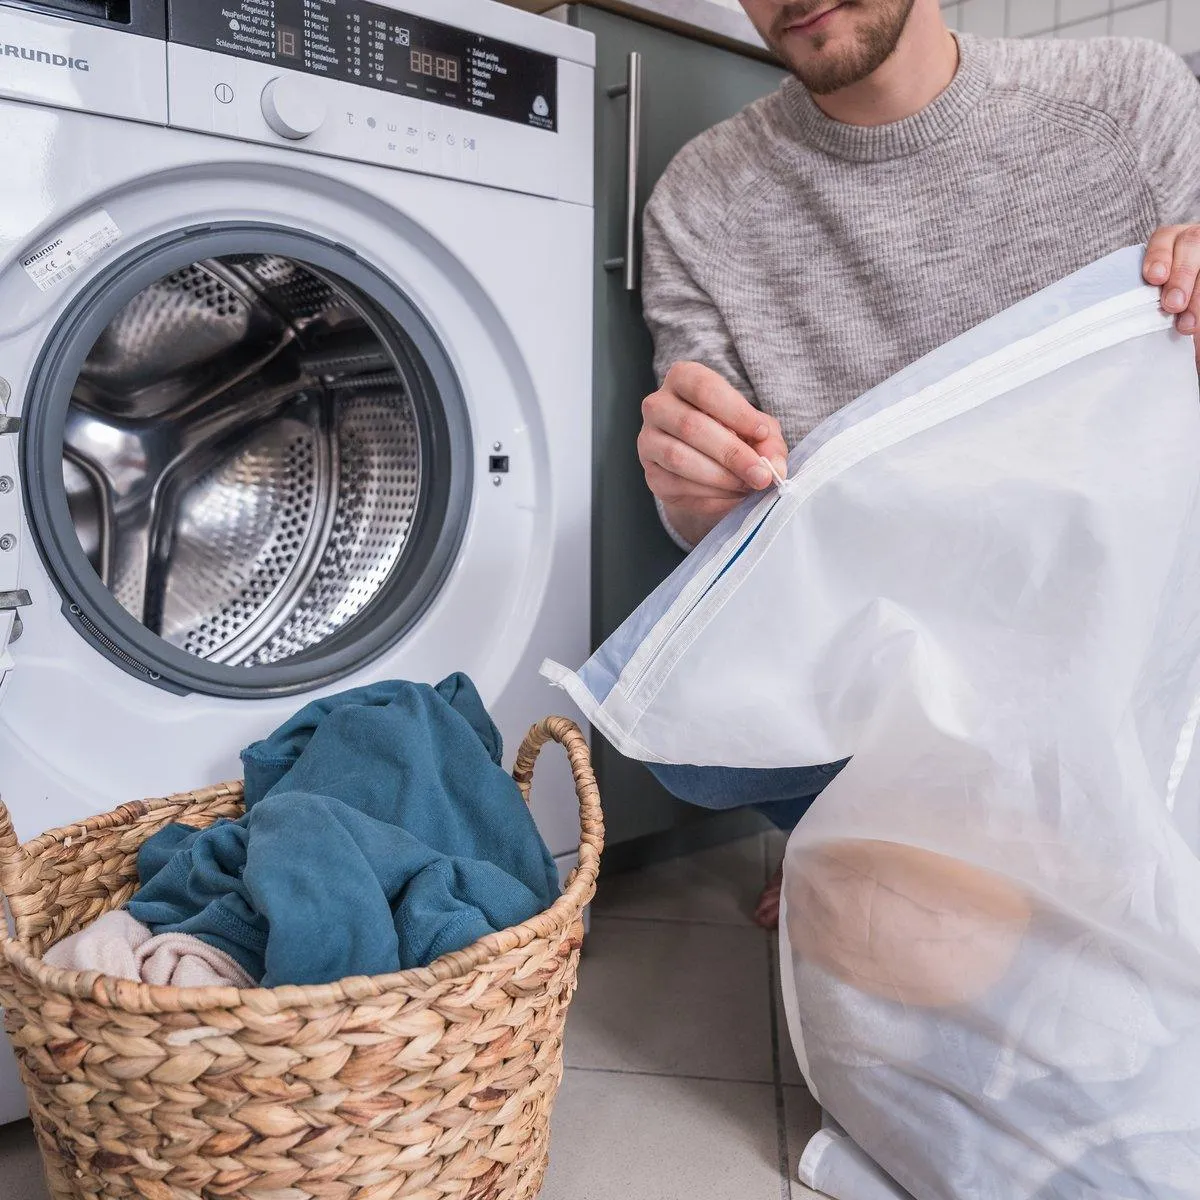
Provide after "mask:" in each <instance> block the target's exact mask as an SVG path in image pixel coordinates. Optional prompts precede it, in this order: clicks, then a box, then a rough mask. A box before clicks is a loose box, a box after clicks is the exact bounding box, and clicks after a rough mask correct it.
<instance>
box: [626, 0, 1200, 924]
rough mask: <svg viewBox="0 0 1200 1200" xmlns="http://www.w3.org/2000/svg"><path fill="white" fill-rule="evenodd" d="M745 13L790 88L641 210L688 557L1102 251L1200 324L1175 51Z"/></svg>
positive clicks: (650, 422) (793, 808) (778, 5)
mask: <svg viewBox="0 0 1200 1200" xmlns="http://www.w3.org/2000/svg"><path fill="white" fill-rule="evenodd" d="M742 7H743V8H744V9H745V10H746V13H747V15H748V16H749V17H750V20H751V21H752V22H753V23H754V25H755V27H756V28H757V29H758V31H759V32H760V33H761V34H762V36H763V37H764V38H765V40H766V41H767V42H768V43H769V44H770V45H771V46H772V47H773V48H774V49H775V51H776V52H777V53H778V55H779V57H780V59H781V60H782V61H783V62H784V63H786V64H787V66H788V67H789V68H790V70H791V72H792V75H793V78H790V79H789V80H787V82H785V83H784V85H783V86H782V88H781V89H780V90H779V91H778V92H776V93H775V94H773V95H771V96H769V97H767V98H766V99H764V100H761V101H759V102H758V103H756V104H754V105H752V106H751V107H750V108H748V109H746V110H745V111H744V112H742V113H741V114H739V115H738V116H736V117H734V118H733V119H732V120H729V121H726V122H724V123H723V124H721V125H719V126H717V127H716V128H715V129H712V130H709V131H708V132H707V133H705V134H703V135H702V136H701V137H699V138H697V139H696V140H695V141H693V142H692V143H691V144H690V145H688V146H687V147H685V149H684V150H683V151H682V152H681V153H680V154H679V155H678V157H677V158H676V160H675V161H674V163H673V164H672V165H671V167H670V168H669V169H668V171H667V172H666V174H665V175H664V176H663V178H662V180H661V181H660V183H659V184H658V186H657V188H656V190H655V193H654V196H653V197H652V199H651V202H650V204H649V206H648V208H647V212H646V221H645V270H644V283H643V296H644V306H645V314H646V319H647V322H648V324H649V326H650V329H651V332H652V334H653V336H654V343H655V359H656V370H657V373H658V378H659V379H660V380H662V386H661V388H660V389H659V390H658V391H657V392H655V393H654V394H653V395H651V396H649V397H648V398H647V399H646V400H645V402H644V405H643V413H644V421H645V423H644V426H643V429H642V432H641V435H640V437H639V440H638V448H639V453H640V457H641V460H642V464H643V466H644V468H645V472H646V479H647V482H648V484H649V486H650V488H651V490H652V491H653V492H654V494H655V496H656V498H657V500H658V503H659V510H660V513H661V515H662V518H663V521H664V524H665V525H666V527H667V529H668V531H669V532H671V534H672V536H673V537H675V539H676V540H677V541H678V542H679V543H680V545H682V546H683V547H684V548H685V549H691V548H692V547H694V546H695V544H696V543H697V542H699V541H700V540H701V539H702V538H703V537H704V536H705V534H707V533H708V531H709V530H711V529H712V528H713V526H714V525H715V524H716V523H717V522H718V521H719V520H720V519H721V518H722V517H723V516H725V514H726V513H728V512H729V511H730V510H731V509H732V508H733V507H734V506H735V505H736V504H738V503H739V501H741V500H742V499H743V498H744V497H745V496H746V494H747V493H748V492H751V491H755V490H761V489H764V488H766V487H768V486H770V484H771V482H772V477H771V474H770V472H769V471H768V470H767V469H766V467H765V466H764V465H763V463H762V458H763V457H765V458H767V459H768V460H770V461H771V462H772V463H774V464H775V465H776V468H777V469H782V468H783V467H784V465H785V463H784V456H785V454H786V453H787V450H788V448H789V446H792V445H795V443H796V442H798V441H799V440H800V439H801V438H803V437H804V436H805V435H806V434H807V433H808V432H809V431H810V430H811V429H813V428H814V426H816V425H817V424H818V423H820V422H821V421H822V420H824V419H825V418H826V417H829V416H830V415H831V414H833V413H834V412H836V411H837V410H838V409H839V408H841V407H842V406H843V405H845V404H847V403H849V402H850V401H851V400H853V399H854V398H855V397H856V396H858V395H860V394H861V393H862V392H865V391H867V390H868V389H869V388H871V387H873V386H874V385H875V384H877V383H880V382H881V381H882V380H884V379H886V378H887V377H888V376H890V375H892V374H894V373H895V372H896V371H898V370H900V369H901V368H903V367H904V366H906V365H907V364H909V363H910V362H912V361H914V360H915V359H917V358H920V357H921V356H922V355H924V354H926V353H927V352H928V351H930V350H932V349H934V348H935V347H937V346H939V345H941V344H942V343H944V342H946V341H948V340H950V339H951V338H953V337H955V336H957V335H958V334H960V333H963V332H964V331H965V330H967V329H969V328H971V327H972V326H974V325H977V324H978V323H979V322H981V321H984V320H986V319H987V318H989V317H991V316H994V315H995V314H996V313H997V312H999V311H1001V310H1002V309H1004V308H1007V307H1008V306H1010V305H1011V304H1014V303H1016V302H1017V301H1018V300H1021V299H1023V298H1024V297H1026V296H1029V295H1031V294H1032V293H1034V292H1036V291H1038V290H1039V289H1041V288H1043V287H1046V286H1048V285H1049V284H1051V283H1053V282H1055V281H1056V280H1058V279H1060V278H1062V277H1063V276H1065V275H1068V274H1070V273H1072V272H1074V271H1076V270H1078V269H1080V268H1081V267H1084V266H1086V265H1087V264H1088V263H1090V262H1093V261H1094V260H1096V259H1098V258H1101V257H1103V256H1104V255H1106V254H1109V253H1111V252H1112V251H1115V250H1118V249H1121V248H1123V247H1125V246H1129V245H1133V244H1140V243H1143V242H1146V243H1148V245H1149V251H1148V254H1147V256H1146V260H1145V268H1144V269H1145V277H1146V280H1147V282H1148V283H1150V284H1152V285H1155V286H1159V287H1161V288H1162V297H1163V299H1162V303H1163V307H1164V308H1165V310H1166V311H1167V312H1170V313H1173V314H1176V316H1177V323H1178V328H1179V329H1180V331H1181V332H1183V333H1185V334H1195V333H1196V331H1197V329H1198V328H1200V288H1197V286H1196V282H1197V275H1198V273H1200V226H1198V225H1197V224H1196V222H1200V85H1198V84H1197V81H1196V79H1195V78H1194V77H1193V76H1192V75H1191V73H1190V71H1189V70H1188V68H1187V67H1186V66H1185V64H1184V63H1183V61H1182V60H1181V59H1180V58H1179V57H1177V56H1176V55H1174V54H1173V53H1171V51H1169V50H1168V49H1167V48H1166V47H1165V46H1161V45H1159V44H1157V43H1154V42H1149V41H1142V40H1132V39H1119V38H1101V39H1096V40H1091V41H1068V40H1059V41H1050V40H1046V41H1003V40H989V39H984V38H979V37H972V36H968V35H966V34H958V35H955V34H952V33H951V32H950V30H949V29H948V28H947V26H946V24H945V21H944V19H943V17H942V13H941V9H940V8H939V5H938V0H840V2H839V0H742ZM1130 399H1131V409H1130V413H1129V419H1130V420H1131V421H1135V420H1137V410H1136V397H1131V398H1130ZM811 799H812V797H811V796H801V797H796V798H795V800H794V801H790V802H786V803H778V802H777V803H775V804H773V805H770V806H767V808H768V809H769V811H768V815H770V816H771V817H772V819H773V820H775V821H776V823H777V824H779V825H780V826H781V827H784V828H787V827H788V826H789V825H791V824H794V823H795V821H796V820H797V819H798V816H799V814H800V813H801V812H802V811H803V809H804V808H805V807H806V806H807V804H808V803H810V802H811ZM780 878H781V877H780V876H777V877H776V879H775V881H774V882H773V883H772V885H771V886H770V887H768V889H767V891H766V892H765V893H764V895H763V897H762V900H761V902H760V904H759V909H758V914H757V918H758V920H759V922H760V924H763V925H765V926H767V927H772V926H774V925H775V924H777V922H778V910H779V882H780Z"/></svg>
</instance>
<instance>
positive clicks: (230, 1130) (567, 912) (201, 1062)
mask: <svg viewBox="0 0 1200 1200" xmlns="http://www.w3.org/2000/svg"><path fill="white" fill-rule="evenodd" d="M549 740H554V741H557V742H560V743H561V744H562V745H563V746H564V748H565V749H566V751H567V754H568V756H569V758H570V761H571V768H572V770H573V772H574V776H575V786H576V790H577V792H578V794H579V806H580V814H581V819H582V827H583V832H582V836H581V840H580V846H579V866H578V869H577V870H576V871H575V873H574V874H573V875H572V877H571V880H570V882H569V883H568V886H567V888H566V891H565V894H564V895H563V896H562V897H561V899H559V900H558V901H557V902H556V903H555V904H554V905H553V906H552V907H551V908H549V909H548V910H547V911H546V912H544V913H542V914H541V915H539V916H537V917H535V918H534V919H533V920H531V921H529V922H528V923H527V924H524V925H520V926H517V927H515V928H513V929H508V930H505V931H504V932H503V933H497V934H493V935H491V936H489V937H487V938H485V939H483V940H482V941H480V942H478V943H477V944H476V945H474V946H471V947H469V948H467V949H465V950H462V951H460V952H458V953H455V954H450V955H447V956H446V957H444V958H442V959H439V960H438V961H437V962H435V963H433V964H432V965H431V966H429V967H424V968H421V969H418V970H412V971H405V972H402V973H400V974H395V975H388V976H379V977H373V978H353V979H345V980H342V981H341V982H340V983H334V984H326V985H322V986H319V987H281V988H275V989H269V990H268V989H257V990H250V991H239V990H238V989H236V988H194V989H180V988H167V987H151V986H148V985H146V984H141V983H135V982H131V981H128V980H118V979H113V978H110V977H106V976H102V975H99V974H97V973H96V972H84V973H81V972H77V971H64V970H57V969H54V968H51V967H47V966H46V965H45V964H43V963H42V961H41V958H40V956H41V954H42V952H43V951H45V950H46V949H47V948H48V947H49V946H51V945H52V944H53V943H54V942H56V941H58V940H60V939H61V938H63V937H66V936H67V935H68V934H71V933H74V932H75V931H77V930H79V929H81V928H83V927H84V926H86V925H87V924H89V923H90V922H92V921H94V920H95V919H96V918H97V917H99V916H101V915H102V914H103V913H105V912H107V911H109V910H110V909H113V908H117V907H119V906H120V905H122V904H123V903H124V902H125V901H126V900H128V899H129V897H130V896H131V895H132V894H133V892H134V890H135V887H136V884H137V877H136V868H135V859H136V855H137V851H138V848H139V846H140V845H141V844H142V842H143V841H145V840H146V838H148V837H149V836H150V835H151V834H152V833H154V832H155V831H156V830H158V829H159V828H161V827H162V826H163V825H166V824H168V823H169V822H172V821H186V822H187V823H188V824H192V825H207V824H211V823H212V822H213V821H215V820H217V819H218V818H219V817H237V816H239V815H240V814H241V811H242V786H241V784H240V783H230V784H224V785H221V786H218V787H211V788H205V789H203V790H201V791H196V792H188V793H184V794H183V795H179V796H172V797H170V798H167V799H162V800H145V801H141V802H138V803H135V804H127V805H124V806H123V807H121V808H119V809H117V810H116V811H115V812H112V813H108V814H106V815H104V816H99V817H95V818H93V819H92V820H89V821H86V822H84V823H83V824H80V825H75V826H73V827H71V828H68V829H60V830H56V831H54V832H52V833H47V834H44V835H43V836H42V837H40V838H37V839H36V840H35V841H33V842H30V843H29V844H28V845H26V846H24V847H22V846H20V845H19V844H18V842H17V839H16V836H15V834H14V832H13V829H12V825H11V823H10V821H9V819H8V814H7V812H5V811H4V810H3V806H2V805H0V886H2V887H3V890H4V892H5V893H6V895H7V898H8V902H9V905H10V907H11V911H12V915H13V919H14V922H15V926H16V938H15V939H9V940H5V941H4V942H3V943H0V952H2V953H0V1004H2V1005H3V1007H4V1020H5V1025H6V1027H7V1029H8V1033H9V1035H10V1037H11V1038H12V1042H13V1045H14V1047H15V1049H16V1052H17V1057H18V1060H19V1062H20V1066H21V1072H22V1075H23V1078H24V1080H25V1084H26V1086H27V1088H28V1091H29V1100H30V1109H31V1113H32V1116H33V1121H34V1124H35V1127H36V1129H37V1135H38V1140H39V1142H40V1145H41V1150H42V1155H43V1158H44V1160H45V1165H46V1174H47V1179H48V1182H49V1186H50V1190H51V1193H52V1195H53V1196H54V1198H55V1200H67V1198H68V1197H71V1198H72V1200H83V1198H84V1197H88V1198H91V1197H104V1198H105V1200H117V1198H118V1197H120V1198H122V1200H124V1198H125V1197H131V1198H132V1197H138V1198H142V1200H218V1198H221V1200H224V1198H227V1197H228V1198H230V1200H308V1198H310V1197H312V1198H318V1197H319V1198H320V1200H342V1198H346V1200H351V1198H353V1200H392V1198H393V1197H395V1198H397V1200H399V1198H403V1200H531V1198H532V1197H534V1196H536V1195H537V1193H538V1191H539V1189H540V1187H541V1184H542V1179H543V1176H544V1173H545V1169H546V1163H547V1160H548V1143H549V1121H550V1109H551V1106H552V1104H553V1101H554V1097H555V1094H556V1092H557V1090H558V1085H559V1081H560V1079H561V1075H562V1035H563V1024H564V1021H565V1018H566V1015H567V1005H568V1004H569V1002H570V1000H571V997H572V995H573V993H574V989H575V979H576V968H577V965H578V959H579V948H580V944H581V941H582V936H583V925H582V920H581V918H582V914H583V909H584V907H585V906H586V905H587V903H588V901H589V900H590V899H591V897H592V895H593V892H594V890H595V883H596V875H597V871H598V869H599V864H600V852H601V850H602V848H603V840H604V825H603V819H602V816H601V812H600V802H599V795H598V793H597V790H596V784H595V779H594V777H593V775H592V769H591V764H590V760H589V755H588V748H587V743H586V742H585V741H584V738H583V735H582V734H581V733H580V732H579V730H578V728H576V726H575V725H573V724H572V723H571V722H570V721H567V720H565V719H562V718H549V719H547V720H545V721H543V722H541V723H540V724H539V725H536V726H535V727H534V728H533V729H532V730H531V731H530V733H529V736H528V737H527V738H526V740H525V742H524V744H523V745H522V746H521V749H520V753H519V754H518V756H517V762H516V766H515V768H514V772H513V774H514V776H515V777H516V780H517V782H518V784H519V785H520V786H521V790H522V792H523V793H524V794H525V796H526V798H528V795H529V788H530V783H531V780H532V775H533V766H534V761H535V760H536V758H537V755H538V752H539V751H540V750H541V748H542V747H543V746H544V745H545V744H546V742H547V741H549ZM0 929H2V926H0Z"/></svg>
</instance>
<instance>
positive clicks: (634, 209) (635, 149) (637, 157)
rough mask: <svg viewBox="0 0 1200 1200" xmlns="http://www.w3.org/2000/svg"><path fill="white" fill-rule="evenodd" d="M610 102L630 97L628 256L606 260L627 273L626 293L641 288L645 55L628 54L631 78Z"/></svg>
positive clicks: (612, 92)
mask: <svg viewBox="0 0 1200 1200" xmlns="http://www.w3.org/2000/svg"><path fill="white" fill-rule="evenodd" d="M608 95H609V97H610V98H611V99H616V98H617V97H618V96H628V97H629V102H628V104H627V106H626V122H625V126H626V135H625V154H626V158H625V253H624V254H623V255H622V256H621V257H620V258H609V259H606V260H605V263H604V269H605V270H606V271H619V270H621V269H624V272H625V290H626V291H627V292H636V291H637V288H638V237H637V225H638V173H639V169H640V165H641V159H642V56H641V55H640V54H639V53H638V52H637V51H636V50H633V51H631V52H630V54H629V78H628V81H627V82H625V83H618V84H614V85H613V86H612V87H610V88H609V89H608Z"/></svg>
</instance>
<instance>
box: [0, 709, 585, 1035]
mask: <svg viewBox="0 0 1200 1200" xmlns="http://www.w3.org/2000/svg"><path fill="white" fill-rule="evenodd" d="M548 741H555V742H558V743H559V744H560V745H562V746H563V748H564V749H565V750H566V752H567V755H568V758H569V760H570V765H571V770H572V774H573V775H574V779H575V790H576V795H577V796H578V798H579V813H580V839H579V863H578V865H577V866H576V867H575V869H574V871H573V872H572V873H571V876H570V879H569V880H568V883H567V886H566V888H565V889H564V890H563V892H562V895H560V896H559V898H558V899H557V900H556V901H555V902H554V903H553V904H552V905H550V906H549V907H548V908H546V909H543V910H542V911H541V912H540V913H538V914H536V915H535V916H533V917H531V918H530V919H529V920H528V921H524V922H522V923H521V924H519V925H513V926H510V927H509V928H508V929H503V930H499V931H498V932H495V933H490V934H488V935H486V936H485V937H482V938H480V939H479V940H478V941H476V942H474V943H472V944H471V945H470V946H466V947H464V948H463V949H461V950H455V951H452V952H451V953H449V954H444V955H442V957H440V958H438V959H436V960H434V961H433V962H432V963H429V964H428V965H427V966H424V967H410V968H409V969H407V970H404V971H393V972H390V973H388V974H386V975H354V976H348V977H347V978H345V979H340V980H337V981H336V982H333V983H321V984H284V985H282V986H280V987H275V988H264V987H257V986H256V987H252V988H237V987H233V986H228V987H197V988H177V987H170V986H166V985H154V984H147V983H141V982H140V981H137V980H132V979H121V978H117V977H115V976H111V975H104V974H101V973H100V972H99V971H74V970H68V969H66V968H63V967H51V966H47V965H46V963H45V962H44V961H43V959H42V958H41V957H39V956H38V955H35V954H34V953H33V952H32V951H31V950H30V949H28V947H27V945H26V944H25V943H24V942H23V941H22V940H21V939H20V938H19V936H18V937H11V936H9V935H8V934H7V933H6V932H5V933H3V935H0V957H3V959H4V961H6V962H7V963H8V964H9V965H10V966H11V967H12V968H13V969H14V970H15V971H18V972H19V973H20V974H21V975H22V976H24V978H25V979H26V980H28V981H29V982H30V983H32V984H34V985H36V986H38V987H40V988H42V989H44V990H47V991H52V992H55V993H57V994H58V995H61V996H65V997H72V998H75V999H83V1000H90V1001H92V1002H94V1003H96V1004H98V1005H100V1006H101V1007H103V1008H111V1009H117V1010H120V1011H123V1012H130V1013H135V1014H154V1013H167V1012H179V1013H186V1012H212V1011H216V1010H222V1009H234V1008H241V1007H243V1006H245V1007H250V1008H253V1009H255V1010H256V1011H257V1012H259V1013H262V1014H268V1013H278V1012H284V1011H287V1010H289V1009H295V1008H301V1007H303V1008H313V1007H321V1006H324V1005H330V1004H339V1003H343V1004H344V1003H353V1002H355V1001H362V1000H370V999H374V998H377V997H380V996H383V995H386V994H387V993H389V992H394V991H399V990H414V991H415V990H419V989H434V988H438V987H441V986H444V985H448V984H452V983H454V982H456V981H458V980H461V979H463V978H464V977H466V976H467V975H469V974H471V973H472V972H473V971H475V970H477V969H478V968H479V967H481V966H484V965H485V964H488V963H491V962H494V961H495V960H497V959H499V958H501V957H503V956H504V955H506V954H510V953H512V952H514V951H517V950H521V949H524V948H525V947H527V946H529V945H531V944H532V943H534V942H536V941H546V940H549V939H551V938H553V937H555V936H558V935H562V934H565V933H568V932H569V931H570V930H571V928H572V927H573V926H574V925H575V924H576V923H577V922H578V921H579V920H580V918H581V917H582V915H583V910H584V909H585V908H586V907H587V905H588V904H589V902H590V901H591V899H592V897H593V895H594V894H595V890H596V880H597V878H598V875H599V870H600V856H601V853H602V851H603V848H604V818H603V813H602V810H601V807H600V796H599V790H598V789H597V787H596V779H595V774H594V772H593V770H592V765H591V755H590V751H589V749H588V745H587V741H586V739H585V738H584V735H583V733H582V732H581V731H580V729H579V727H578V726H577V725H576V724H575V723H574V722H573V721H571V720H569V719H568V718H566V717H547V718H545V719H544V720H542V721H539V722H538V723H537V724H536V725H534V726H533V728H532V729H530V731H529V733H528V734H527V735H526V737H525V740H524V741H523V742H522V744H521V749H520V751H519V752H518V754H517V759H516V763H515V765H514V767H513V776H514V778H515V779H516V781H517V784H518V786H519V787H520V789H521V792H522V794H523V795H524V796H525V798H526V800H528V797H529V790H530V786H531V783H532V777H533V767H534V763H535V762H536V760H537V756H538V754H539V753H540V751H541V749H542V747H543V746H544V745H545V744H546V742H548ZM242 790H243V787H242V782H241V781H240V780H236V781H232V782H229V783H220V784H214V785H213V786H211V787H207V788H198V789H196V790H195V791H191V792H179V793H176V794H175V795H174V796H163V797H156V798H154V799H149V800H141V801H136V802H134V803H132V804H126V805H122V806H120V807H119V808H117V809H114V810H113V811H111V812H108V813H101V814H98V815H97V816H94V817H90V818H88V819H87V820H86V821H80V822H77V823H75V824H73V825H68V826H63V827H61V828H59V829H52V830H48V831H47V832H46V833H43V834H41V835H40V836H38V837H36V838H34V839H33V840H32V841H31V842H29V843H27V844H26V845H24V846H18V847H17V849H16V851H15V852H13V851H11V850H10V851H9V857H8V858H7V859H5V858H4V856H3V854H0V883H3V882H5V881H7V880H8V879H10V878H11V877H12V876H13V875H14V874H16V873H18V872H21V871H23V870H24V869H25V867H26V866H27V864H29V863H33V862H36V861H37V859H38V858H39V857H40V856H41V855H42V854H44V853H46V852H47V851H48V850H50V849H52V848H53V847H56V846H58V845H61V844H63V843H64V842H66V841H68V840H69V839H74V838H76V837H83V836H87V835H89V834H91V833H93V832H97V831H99V830H102V829H107V828H113V827H114V826H116V825H120V824H123V823H126V822H128V821H130V820H132V819H135V818H138V817H142V816H145V815H146V814H147V813H151V812H153V811H154V810H155V809H156V808H158V807H166V806H167V805H169V804H178V802H179V800H180V799H181V798H183V797H190V798H193V799H195V800H200V801H202V800H208V799H212V798H215V797H217V796H220V795H225V796H229V797H236V796H238V795H239V794H240V793H241V792H242ZM0 816H3V818H4V819H7V813H6V812H5V811H4V810H3V806H2V805H0ZM2 842H3V839H2V838H0V851H2V850H3V849H4V846H3V844H2ZM14 857H15V859H16V865H15V866H14V865H13V864H14ZM3 928H4V926H3V925H2V924H0V930H3Z"/></svg>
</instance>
